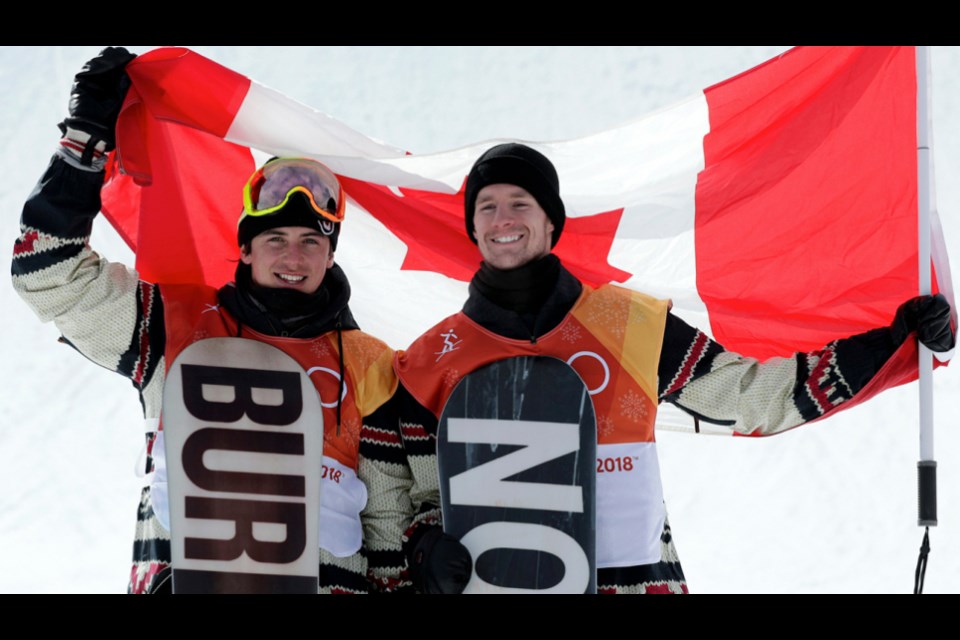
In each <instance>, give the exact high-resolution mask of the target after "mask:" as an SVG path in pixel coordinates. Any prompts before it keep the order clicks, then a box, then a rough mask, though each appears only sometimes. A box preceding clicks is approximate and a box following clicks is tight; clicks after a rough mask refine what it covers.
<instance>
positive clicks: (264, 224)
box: [237, 193, 340, 251]
mask: <svg viewBox="0 0 960 640" xmlns="http://www.w3.org/2000/svg"><path fill="white" fill-rule="evenodd" d="M277 227H307V228H310V229H316V230H317V231H319V232H320V233H322V234H323V235H325V236H328V237H329V238H330V250H331V251H336V250H337V239H338V238H339V237H340V223H339V222H333V221H332V220H327V219H326V218H324V217H323V216H320V215H318V214H317V212H316V211H314V210H313V206H311V204H310V200H309V199H308V198H307V196H306V194H303V193H294V194H293V195H292V196H290V200H289V201H288V202H287V204H286V205H285V206H284V207H283V208H282V209H280V210H279V211H277V212H276V213H271V214H269V215H266V216H248V215H241V217H240V222H239V224H238V225H237V244H239V245H240V246H241V247H242V246H244V245H247V247H249V246H250V241H251V240H253V239H254V238H255V237H257V236H258V235H260V234H261V233H263V232H264V231H267V230H269V229H276V228H277Z"/></svg>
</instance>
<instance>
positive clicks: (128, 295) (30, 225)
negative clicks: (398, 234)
mask: <svg viewBox="0 0 960 640" xmlns="http://www.w3.org/2000/svg"><path fill="white" fill-rule="evenodd" d="M103 177H104V173H103V172H102V171H96V172H94V171H89V170H84V169H81V168H78V167H76V166H73V165H72V163H70V162H68V161H67V160H66V159H64V158H63V157H61V156H60V155H55V156H54V157H53V159H52V160H51V162H50V165H49V166H48V168H47V170H46V172H45V173H44V174H43V177H42V178H41V179H40V181H39V182H38V183H37V186H36V187H35V188H34V190H33V192H32V193H31V194H30V197H29V198H28V199H27V202H26V204H25V205H24V207H23V214H22V216H21V220H20V236H19V237H18V238H17V240H16V243H15V245H14V250H13V262H12V269H11V270H12V276H13V286H14V288H15V289H16V290H17V292H18V293H19V294H20V296H21V297H22V298H23V299H24V301H25V302H26V303H27V304H28V305H29V306H30V307H31V308H32V309H33V311H34V313H36V314H37V316H38V317H39V318H40V319H41V320H42V321H44V322H49V321H51V320H52V321H53V322H54V323H55V324H56V326H57V328H58V329H59V330H60V332H61V333H62V334H63V341H64V342H67V343H68V344H70V345H72V346H73V347H74V348H76V349H77V350H78V351H80V352H81V353H83V354H84V355H85V356H86V357H87V358H89V359H90V360H92V361H94V362H96V363H97V364H99V365H101V366H103V367H106V368H107V369H110V370H111V371H116V372H118V373H120V374H122V375H124V376H126V377H128V378H130V379H131V380H132V381H133V383H134V385H135V386H136V387H137V388H138V389H139V390H140V392H141V396H142V397H143V399H144V409H145V413H146V414H147V415H146V417H148V418H150V417H157V416H158V415H159V399H160V396H161V392H160V390H159V389H160V387H162V381H160V380H157V378H162V371H163V365H162V357H161V356H162V353H163V347H164V345H163V337H164V332H163V311H162V308H161V301H160V296H159V293H158V291H157V287H156V286H155V285H152V284H149V283H145V282H141V281H140V280H139V278H138V276H137V273H136V271H134V270H132V269H129V268H127V267H125V266H123V265H121V264H115V263H110V262H108V261H107V260H105V259H103V258H101V257H100V256H99V255H98V254H97V253H96V252H94V251H93V250H92V249H91V248H90V244H89V241H90V232H91V229H92V227H93V219H94V218H95V217H96V215H97V213H98V212H99V211H100V187H101V186H102V184H103ZM158 371H159V372H161V373H160V375H156V374H157V372H158ZM154 396H156V397H155V398H154ZM151 413H154V414H156V415H150V414H151Z"/></svg>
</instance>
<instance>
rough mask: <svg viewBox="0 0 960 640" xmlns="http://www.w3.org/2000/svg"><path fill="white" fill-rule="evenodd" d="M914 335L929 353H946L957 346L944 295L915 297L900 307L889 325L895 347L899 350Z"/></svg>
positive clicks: (948, 306)
mask: <svg viewBox="0 0 960 640" xmlns="http://www.w3.org/2000/svg"><path fill="white" fill-rule="evenodd" d="M914 331H916V332H917V338H918V339H919V340H920V342H922V343H923V344H924V346H926V347H927V348H929V349H930V350H931V351H937V352H942V351H949V350H950V349H953V347H954V346H955V345H956V344H957V336H956V334H955V333H954V332H953V329H952V328H951V327H950V303H949V302H947V299H946V298H944V297H943V294H940V293H938V294H937V295H934V296H917V297H916V298H911V299H910V300H907V301H906V302H904V303H903V304H901V305H900V307H899V308H898V309H897V315H896V316H894V318H893V324H891V325H890V335H891V337H892V338H893V341H894V343H895V344H896V345H897V346H900V345H901V344H903V341H904V340H906V339H907V336H909V335H910V334H911V333H913V332H914Z"/></svg>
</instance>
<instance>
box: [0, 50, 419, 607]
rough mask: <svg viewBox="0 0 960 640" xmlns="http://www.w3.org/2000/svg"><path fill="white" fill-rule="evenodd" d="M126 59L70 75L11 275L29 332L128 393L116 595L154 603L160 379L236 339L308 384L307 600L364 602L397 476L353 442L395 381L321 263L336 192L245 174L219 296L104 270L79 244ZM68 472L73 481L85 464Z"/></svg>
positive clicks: (164, 510) (390, 525)
mask: <svg viewBox="0 0 960 640" xmlns="http://www.w3.org/2000/svg"><path fill="white" fill-rule="evenodd" d="M133 57H134V56H132V55H131V54H129V53H128V52H127V51H126V50H124V49H120V48H110V49H105V50H104V51H103V52H101V54H100V55H99V56H98V57H96V58H94V59H93V60H91V61H90V62H88V63H87V65H85V66H84V68H83V70H81V72H80V73H79V74H77V76H76V80H75V83H74V85H73V90H72V92H71V99H70V115H69V117H68V118H67V119H66V120H64V122H63V123H62V124H61V130H62V132H63V138H62V139H61V141H60V146H59V147H58V149H57V153H56V154H55V155H54V157H53V159H52V160H51V162H50V165H49V167H48V168H47V171H46V173H45V174H44V175H43V177H42V178H41V179H40V182H39V184H38V185H37V187H36V188H35V189H34V191H33V193H32V194H31V195H30V197H29V199H28V200H27V202H26V204H25V205H24V208H23V215H22V218H21V235H20V237H19V238H18V239H17V242H16V245H15V247H14V259H13V266H12V271H13V283H14V287H15V288H16V289H17V291H18V292H19V293H20V295H21V296H22V297H23V299H24V300H25V301H26V302H27V303H28V304H29V305H30V306H31V308H32V309H33V310H34V311H35V312H36V314H37V315H38V316H39V317H40V319H41V320H43V321H50V320H53V321H54V322H55V323H56V325H57V328H58V329H59V330H60V331H61V333H62V334H63V339H64V341H65V342H66V343H67V344H70V345H72V346H73V347H74V348H76V349H77V350H79V351H80V352H81V353H83V354H84V355H86V356H87V357H88V358H89V359H90V360H92V361H94V362H96V363H98V364H100V365H102V366H104V367H106V368H108V369H110V370H113V371H116V372H117V373H120V374H121V375H124V376H126V377H128V378H130V380H131V381H132V382H133V385H134V387H135V388H136V389H137V391H138V392H139V394H140V400H141V403H142V406H143V411H144V419H145V425H146V432H147V452H148V456H147V462H146V472H147V474H148V478H149V481H148V486H146V487H144V489H143V492H142V496H141V500H140V505H139V508H138V512H137V523H136V534H135V540H134V545H133V567H132V570H131V573H130V582H129V586H128V590H129V591H130V592H132V593H162V592H167V591H169V590H170V584H169V580H168V578H169V575H170V560H171V559H170V534H169V513H168V511H169V510H168V499H167V484H166V474H165V469H166V467H165V461H164V447H163V446H162V440H163V430H162V427H161V426H160V422H161V405H162V399H163V387H164V381H165V380H166V375H167V371H168V367H170V366H171V365H172V363H173V362H174V360H175V359H176V357H177V356H178V354H180V353H181V352H183V351H184V350H185V349H186V348H187V347H189V346H190V345H191V344H193V343H195V342H197V341H199V340H203V339H205V338H219V337H237V338H245V339H248V340H256V341H259V342H263V343H266V344H269V345H272V346H273V347H276V348H278V349H280V350H282V351H284V352H285V353H286V354H287V355H289V356H291V357H292V358H293V359H294V360H296V361H297V363H299V364H300V366H301V367H303V369H304V370H305V371H307V372H308V373H309V372H311V371H313V372H314V373H312V374H311V375H310V380H311V381H312V382H313V384H314V386H315V388H316V390H317V393H318V394H319V396H320V400H321V404H322V407H323V453H324V458H323V465H324V467H325V470H326V471H328V472H327V473H323V474H322V475H323V479H322V480H321V484H322V490H321V495H322V496H323V497H322V498H321V501H320V517H319V519H320V521H319V528H320V536H319V538H320V547H321V549H320V572H319V587H320V590H321V592H326V593H331V592H337V593H357V592H366V591H369V590H370V589H371V587H372V585H377V586H378V585H380V584H381V583H383V582H384V579H388V578H389V577H391V576H393V575H394V574H396V573H398V572H399V570H400V568H401V566H402V557H401V555H400V539H401V535H402V533H403V531H404V530H405V528H406V526H407V525H408V524H409V519H408V518H409V515H408V505H406V504H405V503H404V502H403V500H398V499H397V498H396V496H395V495H394V494H393V493H390V492H391V491H393V489H391V487H393V486H394V482H393V481H392V479H391V476H392V475H393V474H395V473H396V471H397V469H398V465H396V464H394V463H392V462H391V463H386V462H383V461H382V460H381V459H380V458H379V455H380V452H379V450H378V446H379V445H378V444H376V443H375V442H370V441H369V439H365V438H364V437H363V436H364V432H365V430H366V429H368V428H371V427H373V428H375V427H377V425H380V424H392V423H394V422H395V421H396V418H395V417H393V416H392V415H391V414H390V413H389V409H388V408H387V406H388V405H387V404H385V403H386V401H387V400H388V398H389V397H390V396H391V394H392V393H393V392H394V389H395V388H396V384H397V383H396V378H395V376H394V373H393V368H392V359H393V352H392V351H391V350H390V349H389V348H388V347H387V345H386V344H384V343H383V342H381V341H380V340H378V339H376V338H374V337H372V336H369V335H367V334H365V333H363V332H361V331H360V330H359V327H358V325H357V323H356V321H355V320H354V318H353V315H352V313H351V312H350V308H349V305H348V302H349V299H350V285H349V282H348V281H347V277H346V275H345V274H344V272H343V270H342V269H340V267H339V266H338V265H337V264H336V263H335V261H334V252H335V251H336V248H337V240H338V237H339V234H340V226H341V222H342V220H343V213H344V206H345V203H344V194H343V191H342V189H341V187H340V184H339V182H338V180H337V178H336V176H335V175H334V174H333V173H332V172H331V171H330V170H329V169H327V168H326V167H325V166H323V165H322V164H320V163H319V162H316V161H314V160H310V159H304V158H284V159H274V160H272V161H270V162H268V163H267V164H266V165H264V166H263V167H262V168H261V169H259V170H258V171H256V172H255V173H254V174H253V176H251V177H250V179H249V181H248V182H247V184H246V186H245V188H244V208H243V212H242V214H241V216H240V220H239V223H238V227H237V240H238V244H239V247H240V260H239V262H238V264H237V269H236V281H235V283H227V284H225V285H224V286H223V287H221V288H219V289H215V288H212V287H207V286H203V285H183V284H177V285H168V284H164V283H151V282H144V281H142V280H140V278H139V276H138V274H137V272H136V271H135V270H133V269H130V268H128V267H126V266H124V265H121V264H116V263H110V262H108V261H107V260H105V259H104V258H102V257H101V256H99V255H98V254H97V253H95V252H94V251H93V250H92V249H91V248H90V246H89V237H90V233H91V229H92V225H93V220H94V218H95V217H96V215H97V213H98V212H99V210H100V188H101V186H102V184H103V180H104V170H103V167H104V163H105V159H106V155H105V154H106V153H107V152H108V151H110V150H111V149H112V148H113V146H114V128H115V125H116V120H117V115H118V113H119V110H120V106H121V104H122V103H123V99H124V95H125V93H126V90H127V87H128V86H129V80H128V79H127V77H126V74H125V72H124V67H125V65H126V64H127V62H129V61H130V60H131V59H132V58H133ZM196 215H205V212H204V211H197V212H196ZM230 257H231V256H225V258H230ZM225 348H226V347H225ZM71 463H72V464H76V465H78V466H76V467H75V468H74V469H73V473H77V474H82V473H83V468H82V465H83V464H90V463H91V461H68V464H71ZM364 543H365V548H364V549H362V547H363V546H364ZM371 580H372V581H373V582H372V583H371ZM387 582H389V580H387Z"/></svg>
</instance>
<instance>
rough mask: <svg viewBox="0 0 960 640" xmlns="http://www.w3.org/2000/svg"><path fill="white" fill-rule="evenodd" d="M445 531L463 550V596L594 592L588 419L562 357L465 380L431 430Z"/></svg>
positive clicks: (521, 362)
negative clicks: (467, 556) (467, 565)
mask: <svg viewBox="0 0 960 640" xmlns="http://www.w3.org/2000/svg"><path fill="white" fill-rule="evenodd" d="M437 448H438V457H439V469H440V495H441V501H442V506H443V526H444V530H445V531H446V532H447V533H449V534H451V535H453V536H456V537H457V538H459V539H460V540H461V542H462V543H463V544H464V545H465V546H466V547H467V548H468V549H469V550H470V553H471V555H472V556H473V561H474V571H473V575H472V576H471V578H470V582H469V584H468V585H467V588H466V590H465V593H595V592H596V553H595V547H596V535H595V529H596V524H595V523H596V499H595V494H596V489H595V487H596V475H595V474H596V470H595V461H596V457H597V455H596V453H597V430H596V418H595V416H594V411H593V402H592V401H591V400H590V395H589V393H588V392H587V388H586V386H585V385H584V383H583V381H582V380H581V379H580V376H579V375H578V374H577V372H576V371H574V370H573V368H571V367H570V366H569V365H567V364H566V363H565V362H563V361H562V360H558V359H556V358H549V357H532V356H530V357H527V356H523V357H516V358H508V359H505V360H500V361H498V362H495V363H493V364H490V365H487V366H485V367H483V368H481V369H478V370H476V371H474V372H472V373H470V374H469V375H467V376H466V377H465V378H463V380H461V381H460V383H459V384H458V385H457V387H456V388H455V389H454V391H453V393H452V394H451V395H450V398H449V399H448V400H447V404H446V406H445V407H444V409H443V413H442V415H441V417H440V426H439V432H438V442H437Z"/></svg>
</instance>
